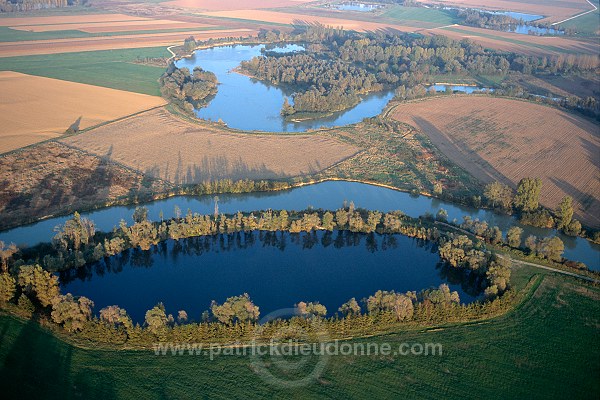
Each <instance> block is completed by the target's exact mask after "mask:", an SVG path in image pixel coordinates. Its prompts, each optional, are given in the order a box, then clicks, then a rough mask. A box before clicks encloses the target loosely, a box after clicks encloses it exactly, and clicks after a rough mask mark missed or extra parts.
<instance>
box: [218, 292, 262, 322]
mask: <svg viewBox="0 0 600 400" xmlns="http://www.w3.org/2000/svg"><path fill="white" fill-rule="evenodd" d="M210 310H211V312H212V314H213V316H214V317H215V318H216V319H217V320H218V321H219V322H221V323H222V324H226V325H233V324H235V323H238V322H256V321H257V320H258V317H259V315H260V312H259V309H258V306H256V305H254V303H253V302H252V300H250V296H249V295H248V293H244V294H243V295H240V296H233V297H229V298H228V299H227V300H226V301H225V302H224V303H223V304H218V303H217V302H216V301H214V300H213V302H212V304H211V306H210Z"/></svg>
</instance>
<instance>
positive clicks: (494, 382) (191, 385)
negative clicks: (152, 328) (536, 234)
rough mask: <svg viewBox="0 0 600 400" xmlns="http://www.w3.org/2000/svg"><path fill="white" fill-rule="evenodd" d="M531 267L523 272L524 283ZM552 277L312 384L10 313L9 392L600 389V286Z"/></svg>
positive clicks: (528, 393) (250, 394)
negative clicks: (81, 344) (125, 344)
mask: <svg viewBox="0 0 600 400" xmlns="http://www.w3.org/2000/svg"><path fill="white" fill-rule="evenodd" d="M532 275H533V272H532V270H530V269H527V268H522V269H520V270H519V271H515V274H514V277H513V280H514V284H515V285H518V286H522V285H523V284H524V283H525V282H526V281H528V280H529V279H530V278H531V277H532ZM573 282H574V281H572V280H570V279H565V280H563V279H562V278H558V277H555V276H552V275H544V279H543V281H542V282H541V284H540V285H539V286H536V285H534V286H532V288H533V290H534V291H533V293H532V295H531V296H530V297H529V298H528V299H527V300H526V301H525V302H524V303H523V304H522V306H521V307H520V308H518V309H517V310H515V311H513V312H511V313H509V314H507V315H505V316H503V317H500V318H497V319H494V320H491V321H487V322H484V323H477V324H465V325H460V324H459V325H454V326H446V327H438V328H436V329H431V330H421V331H406V332H397V333H394V334H391V335H387V336H381V337H375V338H369V339H360V340H354V341H352V343H361V342H371V343H373V342H377V343H383V342H386V343H390V344H391V346H392V348H393V347H394V346H396V347H397V346H398V345H399V344H400V343H404V342H408V343H415V342H420V343H425V342H435V343H441V344H442V345H443V355H442V356H427V357H425V356H422V357H416V356H406V357H402V356H390V357H378V356H334V357H332V358H330V359H329V362H328V364H327V366H326V368H325V370H324V373H323V375H322V377H321V378H320V379H319V380H318V381H315V382H313V383H311V384H310V385H309V386H306V387H300V388H295V389H283V388H279V387H274V386H270V385H268V384H266V383H264V382H263V380H262V379H261V377H260V376H259V375H257V374H256V373H254V372H253V370H252V366H251V360H250V359H249V358H248V357H244V356H218V357H217V358H216V359H215V360H213V361H210V360H209V358H208V357H205V356H155V355H154V354H153V352H143V351H121V352H115V351H98V350H83V349H80V348H76V347H73V346H71V345H68V344H66V343H64V342H62V341H60V340H58V339H57V338H56V337H54V336H52V335H51V334H50V333H48V332H46V331H44V330H43V329H41V328H39V327H38V326H37V324H36V323H34V322H22V321H19V320H16V319H14V318H12V317H0V332H2V342H1V344H0V373H1V374H2V376H3V378H4V379H3V381H4V382H5V383H4V385H3V386H4V390H3V391H4V393H6V394H8V396H7V397H5V398H33V397H35V398H61V399H65V398H74V397H83V398H104V399H110V398H124V399H129V398H132V399H133V398H148V399H153V398H165V397H170V398H199V397H205V398H240V397H244V398H260V397H262V398H265V397H269V398H273V397H275V398H283V397H286V398H307V397H311V398H364V397H370V398H383V397H388V398H389V397H394V396H402V397H403V398H433V397H440V396H442V397H443V398H449V399H451V398H460V399H464V398H482V397H488V398H550V397H552V398H556V397H562V398H566V397H568V398H597V397H598V394H599V393H600V381H598V379H597V376H598V374H599V373H600V357H598V348H599V346H600V336H599V335H598V312H599V311H600V309H599V304H600V303H599V302H598V299H599V296H600V294H599V292H598V290H597V289H589V288H585V287H576V286H574V283H573Z"/></svg>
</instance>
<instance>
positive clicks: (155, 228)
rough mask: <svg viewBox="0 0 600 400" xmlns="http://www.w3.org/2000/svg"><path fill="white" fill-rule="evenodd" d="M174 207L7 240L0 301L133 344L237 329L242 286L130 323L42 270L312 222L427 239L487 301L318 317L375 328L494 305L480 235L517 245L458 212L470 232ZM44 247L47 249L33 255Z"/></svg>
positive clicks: (451, 299) (302, 227)
mask: <svg viewBox="0 0 600 400" xmlns="http://www.w3.org/2000/svg"><path fill="white" fill-rule="evenodd" d="M178 214H179V213H177V212H176V216H175V218H173V219H171V220H168V221H160V222H156V223H153V222H150V221H149V220H148V212H147V210H146V209H144V208H137V209H136V211H135V212H134V215H133V221H134V223H133V225H131V226H129V225H127V223H125V222H124V221H122V222H121V224H120V227H119V228H118V229H115V230H113V232H110V233H102V232H97V231H96V230H95V226H94V224H93V222H92V221H90V220H88V219H86V218H82V217H81V216H80V215H78V214H75V215H74V217H73V218H72V219H71V220H69V221H67V222H66V223H65V225H64V226H62V227H60V228H59V229H57V234H56V236H55V238H54V240H53V243H52V244H51V245H50V244H45V245H41V246H38V247H37V248H35V249H34V252H38V254H37V255H35V254H32V253H31V252H30V253H29V254H28V253H27V252H26V251H22V252H20V254H19V251H18V250H15V249H14V248H12V249H11V251H9V252H8V253H7V255H6V257H5V258H6V260H4V261H3V262H5V265H6V266H7V268H6V269H5V270H4V271H5V272H2V274H0V298H1V300H0V301H1V302H2V303H3V304H4V306H5V307H8V308H10V309H13V310H15V312H18V313H21V314H26V315H31V314H32V313H38V314H41V315H42V316H43V315H47V316H48V318H50V320H51V321H53V322H54V323H55V324H58V325H60V326H62V327H63V328H64V329H65V330H67V331H70V332H75V331H78V332H80V333H81V332H84V335H87V336H88V337H90V338H95V339H97V340H99V339H100V338H101V339H102V340H107V337H109V336H110V335H109V336H107V335H108V333H111V335H112V334H114V335H116V336H110V337H116V338H121V339H122V340H124V341H130V340H131V343H134V344H136V343H137V344H140V343H149V341H150V339H154V340H155V339H156V338H157V337H172V336H170V335H179V334H182V332H183V331H185V332H189V329H193V330H198V331H201V332H202V333H199V335H201V337H202V338H204V339H208V338H215V337H223V338H228V339H231V337H232V336H231V335H234V336H235V335H238V334H240V331H239V330H240V329H242V330H244V329H246V328H248V329H249V328H250V327H254V328H255V327H256V321H257V320H258V316H259V309H258V307H256V305H255V304H254V303H252V301H251V299H250V297H249V295H247V294H242V295H240V296H234V297H231V298H229V299H227V300H226V301H225V302H224V303H223V304H219V303H216V302H213V303H212V304H211V306H210V310H208V311H207V312H206V313H205V314H204V315H203V316H202V318H201V319H200V321H199V322H198V323H194V324H191V325H190V324H187V322H188V316H187V313H185V311H184V310H180V311H179V312H178V313H177V317H176V318H175V317H173V316H172V315H170V314H167V313H166V311H165V309H164V306H162V305H161V304H158V305H157V306H155V307H154V308H152V309H151V310H149V311H148V312H147V314H146V318H145V323H144V325H143V326H140V325H134V324H133V323H132V322H131V319H130V318H129V317H128V315H127V313H126V311H125V310H123V309H121V308H119V307H118V306H111V307H107V308H105V309H103V310H100V314H99V318H97V317H95V316H93V315H92V313H91V309H92V307H93V302H92V301H90V300H89V299H86V298H85V297H80V298H74V297H73V296H71V295H70V294H66V295H63V294H61V293H60V290H59V286H58V278H57V277H56V276H55V275H53V274H52V273H50V272H48V269H55V270H56V269H64V268H74V267H78V266H81V265H84V264H85V263H89V262H92V261H93V260H97V259H100V258H103V257H110V256H112V255H115V254H118V253H120V252H123V251H124V250H125V249H127V248H140V249H142V250H143V249H148V248H150V246H152V245H154V244H156V243H159V242H160V241H164V240H167V239H173V240H179V239H181V238H189V237H198V236H202V235H214V234H217V233H232V232H240V231H255V230H265V231H289V232H292V233H293V232H302V231H306V232H308V231H312V230H315V229H325V230H334V229H340V230H345V231H351V232H364V233H368V232H379V233H400V234H403V235H406V236H409V237H413V238H418V239H421V240H426V241H430V242H432V243H436V244H437V246H438V252H439V255H440V258H441V259H442V260H443V261H444V262H445V263H446V264H447V265H448V266H449V267H450V268H453V269H457V270H460V271H464V272H465V273H466V274H467V275H468V276H470V277H471V278H473V279H476V280H478V281H479V282H480V284H481V286H482V287H483V288H485V296H486V299H487V301H486V302H484V303H479V302H478V303H476V304H471V305H461V304H460V299H459V298H458V294H457V293H455V292H450V291H449V289H448V287H447V286H445V285H442V286H440V287H439V288H437V289H428V290H425V291H421V292H419V293H416V292H407V293H395V292H385V291H379V292H377V293H375V294H374V295H372V296H370V297H368V298H366V299H364V300H363V301H362V304H363V307H364V308H363V307H361V306H360V304H359V302H358V301H356V299H350V300H349V301H348V302H346V303H344V304H343V305H341V306H340V308H339V309H338V312H339V313H340V315H341V318H340V316H335V317H332V318H329V319H326V321H328V322H327V323H328V324H331V326H332V329H334V331H336V332H338V331H340V332H347V331H348V330H352V329H354V328H353V327H352V323H353V322H352V321H354V322H356V321H360V324H359V326H360V327H361V328H360V329H365V326H367V327H370V328H378V329H379V328H382V327H387V326H391V325H393V324H396V323H398V322H400V321H405V322H408V321H413V322H415V321H417V322H426V321H429V322H430V321H448V320H452V319H454V318H475V317H478V316H481V315H483V314H486V313H489V312H492V311H491V310H494V312H496V311H498V310H501V309H504V308H505V307H506V306H507V304H509V303H508V301H509V300H507V299H511V298H513V296H514V292H511V289H510V285H509V281H510V265H509V261H508V259H506V258H504V257H502V256H499V255H496V254H494V253H493V252H491V251H489V250H487V249H486V246H485V243H491V244H499V243H502V244H504V243H505V244H506V245H508V246H513V247H521V240H520V237H519V234H518V232H517V233H515V232H513V231H509V234H508V235H507V239H506V242H505V241H504V240H503V239H502V232H501V231H499V229H498V228H497V227H494V228H491V229H490V228H488V227H487V226H486V225H485V224H484V223H479V222H478V221H475V222H472V221H468V220H465V222H464V223H463V224H462V225H461V226H460V227H461V228H462V229H466V230H469V231H471V232H473V233H474V238H470V237H468V236H467V235H464V234H459V233H455V232H452V231H451V230H444V229H442V228H443V227H444V226H445V225H447V223H446V222H445V213H444V212H443V211H440V213H438V216H437V217H436V219H437V220H438V221H439V222H443V224H442V225H438V222H437V221H432V220H429V219H428V218H411V217H408V216H406V215H404V214H403V213H401V212H399V211H395V212H389V213H385V214H384V213H380V212H378V211H367V210H362V209H356V208H355V207H354V206H353V204H352V203H351V204H350V205H349V206H348V207H344V208H341V209H338V210H335V211H323V210H317V211H310V210H308V211H302V212H293V211H290V212H288V211H285V210H281V211H279V212H277V211H271V210H268V211H264V212H261V213H256V214H255V213H237V214H234V215H224V214H218V210H217V209H215V214H214V215H212V216H211V215H199V214H194V213H192V212H188V213H187V214H186V215H185V216H181V215H180V214H179V215H178ZM511 229H512V228H511ZM517 229H518V228H517ZM480 239H481V240H480ZM555 239H556V238H545V239H542V240H540V241H538V242H536V244H535V251H536V254H537V253H539V255H541V256H543V257H547V258H548V259H555V260H558V259H561V256H560V251H559V252H557V251H556V249H554V250H553V249H552V246H553V243H554V242H555V241H556V240H555ZM558 240H559V239H558ZM529 245H530V244H529V241H526V246H529ZM3 247H4V246H3ZM44 251H46V252H47V254H45V255H43V252H44ZM9 253H10V254H9ZM40 264H41V265H43V266H44V268H42V266H40ZM3 265H4V264H3ZM296 307H297V308H298V312H299V315H300V316H299V317H298V318H299V319H298V318H296V319H294V318H293V319H292V320H290V321H287V322H285V321H284V322H281V321H280V322H277V323H279V324H281V323H289V324H293V323H298V322H299V321H301V320H302V319H306V318H326V315H327V310H326V309H325V307H324V306H323V305H321V304H319V303H318V302H299V303H297V305H296ZM482 313H483V314H482ZM343 321H346V322H343ZM349 321H350V322H349ZM348 323H350V326H348ZM340 324H341V325H340ZM189 326H191V327H192V328H189ZM243 327H245V328H243ZM357 329H358V328H357ZM182 330H183V331H182ZM111 340H112V339H111ZM119 340H120V339H119Z"/></svg>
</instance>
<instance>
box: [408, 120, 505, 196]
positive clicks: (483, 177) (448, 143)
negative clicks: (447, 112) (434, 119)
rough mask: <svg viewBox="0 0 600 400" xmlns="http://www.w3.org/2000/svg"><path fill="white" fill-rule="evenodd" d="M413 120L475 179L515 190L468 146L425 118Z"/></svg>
mask: <svg viewBox="0 0 600 400" xmlns="http://www.w3.org/2000/svg"><path fill="white" fill-rule="evenodd" d="M413 119H414V121H415V123H416V125H417V126H416V127H417V128H418V129H419V130H420V131H421V132H423V133H425V134H426V135H427V136H428V137H429V139H430V140H431V142H432V143H433V144H434V145H435V146H436V147H437V148H438V150H440V151H441V152H442V153H443V154H444V155H445V156H446V157H448V158H449V159H450V160H452V161H453V162H454V163H456V164H458V165H460V166H461V167H462V168H463V169H465V170H466V171H467V172H469V173H470V174H471V175H473V176H474V177H475V178H477V179H479V180H480V181H482V182H484V183H488V182H492V181H498V182H500V183H503V184H505V185H508V186H509V187H513V188H514V184H513V183H512V182H511V180H510V179H508V178H507V177H506V176H504V175H503V174H502V173H501V172H500V171H498V170H497V169H496V168H494V167H493V166H492V165H491V164H490V163H489V162H487V161H486V160H484V159H483V158H482V157H481V156H479V154H477V152H475V151H474V150H471V149H469V148H468V147H467V145H466V144H464V143H460V142H455V141H453V140H452V139H450V138H449V137H448V135H446V134H445V133H444V132H442V131H441V130H439V129H438V128H437V127H436V126H435V125H433V124H432V123H431V122H429V121H427V120H426V119H424V118H421V117H417V116H413ZM452 153H455V154H458V155H460V156H461V157H460V159H456V158H455V157H454V158H453V157H451V156H450V154H452Z"/></svg>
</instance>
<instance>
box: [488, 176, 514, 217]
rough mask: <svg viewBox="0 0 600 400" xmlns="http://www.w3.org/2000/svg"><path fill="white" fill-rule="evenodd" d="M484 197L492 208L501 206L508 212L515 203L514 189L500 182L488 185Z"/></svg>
mask: <svg viewBox="0 0 600 400" xmlns="http://www.w3.org/2000/svg"><path fill="white" fill-rule="evenodd" d="M483 195H484V196H485V198H486V199H487V201H488V204H490V205H491V206H492V207H496V206H501V207H502V208H503V209H505V210H508V209H509V208H510V207H511V205H512V202H513V192H512V189H511V188H510V187H509V186H507V185H504V184H502V183H500V182H492V183H488V184H487V185H486V186H485V190H484V192H483Z"/></svg>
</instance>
